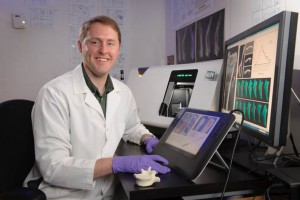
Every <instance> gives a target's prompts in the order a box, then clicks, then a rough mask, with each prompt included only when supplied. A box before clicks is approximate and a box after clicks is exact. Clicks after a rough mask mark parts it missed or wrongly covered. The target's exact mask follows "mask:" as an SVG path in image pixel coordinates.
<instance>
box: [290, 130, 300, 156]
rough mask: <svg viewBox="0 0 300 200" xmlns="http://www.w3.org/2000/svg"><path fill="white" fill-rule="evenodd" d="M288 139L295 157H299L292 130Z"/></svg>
mask: <svg viewBox="0 0 300 200" xmlns="http://www.w3.org/2000/svg"><path fill="white" fill-rule="evenodd" d="M290 140H291V142H292V145H293V150H294V153H295V154H296V156H297V157H299V153H298V150H297V147H296V145H295V141H294V136H293V134H292V132H290Z"/></svg>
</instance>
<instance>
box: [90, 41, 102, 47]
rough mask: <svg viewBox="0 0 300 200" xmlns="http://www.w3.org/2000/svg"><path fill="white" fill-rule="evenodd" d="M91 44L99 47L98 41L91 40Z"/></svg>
mask: <svg viewBox="0 0 300 200" xmlns="http://www.w3.org/2000/svg"><path fill="white" fill-rule="evenodd" d="M91 44H92V45H95V46H99V45H100V41H98V40H91Z"/></svg>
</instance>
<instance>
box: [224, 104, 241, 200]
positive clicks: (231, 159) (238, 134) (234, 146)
mask: <svg viewBox="0 0 300 200" xmlns="http://www.w3.org/2000/svg"><path fill="white" fill-rule="evenodd" d="M234 112H239V113H240V114H241V115H242V120H241V123H240V126H239V130H238V132H237V136H236V139H235V142H234V145H233V149H232V153H231V157H230V162H229V169H228V173H227V177H226V181H225V185H224V188H223V191H222V194H221V198H220V200H222V199H223V198H224V195H225V191H226V187H227V184H228V180H229V176H230V172H231V166H232V161H233V155H234V152H235V149H236V146H237V143H238V140H239V138H240V134H241V130H242V125H243V123H244V113H243V111H241V110H239V109H235V110H232V111H230V114H233V113H234Z"/></svg>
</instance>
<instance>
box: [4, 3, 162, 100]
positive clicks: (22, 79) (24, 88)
mask: <svg viewBox="0 0 300 200" xmlns="http://www.w3.org/2000/svg"><path fill="white" fill-rule="evenodd" d="M24 2H40V3H41V4H43V2H47V8H46V9H52V10H53V11H54V12H55V18H54V20H55V24H54V25H53V26H48V27H47V26H44V27H41V26H35V27H33V26H27V27H26V28H25V29H14V28H13V27H12V13H13V12H23V13H25V15H26V18H27V21H28V19H30V18H31V17H32V16H30V12H28V10H29V9H30V5H25V6H24ZM68 2H69V0H43V1H33V0H14V1H11V0H0V27H1V29H0V43H1V47H2V48H1V49H0V61H1V64H0V102H2V101H5V100H8V99H14V98H23V99H30V100H34V99H35V97H36V95H37V92H38V91H39V89H40V88H41V87H42V86H43V85H44V84H45V83H46V82H48V81H49V80H51V79H53V78H54V77H57V76H58V75H61V74H63V73H65V72H66V71H69V70H72V69H73V68H74V67H75V66H74V65H70V62H69V54H70V50H69V39H70V38H69V34H70V32H69V23H70V20H69V7H68ZM95 2H96V4H97V6H96V8H95V10H96V14H102V0H95ZM165 6H166V5H165V1H164V0H152V1H148V0H129V11H130V12H129V16H130V17H129V22H130V23H128V24H129V27H128V29H127V30H128V33H127V34H128V36H129V37H128V38H129V39H128V68H129V69H128V70H130V68H135V67H140V66H150V65H162V64H165V63H166V54H165V42H164V41H165V35H166V33H165V9H166V8H165ZM35 7H43V5H37V6H35ZM154 11H155V12H154Z"/></svg>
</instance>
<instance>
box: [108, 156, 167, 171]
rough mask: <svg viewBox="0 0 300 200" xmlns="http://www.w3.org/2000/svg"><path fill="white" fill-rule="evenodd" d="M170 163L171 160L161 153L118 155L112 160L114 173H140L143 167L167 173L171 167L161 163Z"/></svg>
mask: <svg viewBox="0 0 300 200" xmlns="http://www.w3.org/2000/svg"><path fill="white" fill-rule="evenodd" d="M159 162H160V163H163V164H169V162H168V161H167V160H166V159H165V158H163V157H161V156H159V155H134V156H116V157H114V158H113V161H112V170H113V172H114V173H119V172H127V173H135V174H137V173H140V172H141V169H144V170H147V169H148V168H149V167H151V169H152V170H155V171H156V172H157V173H161V174H166V173H168V172H170V168H168V167H166V166H164V165H162V164H160V163H159Z"/></svg>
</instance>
